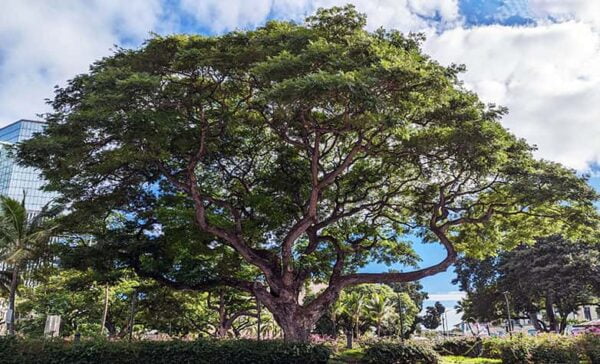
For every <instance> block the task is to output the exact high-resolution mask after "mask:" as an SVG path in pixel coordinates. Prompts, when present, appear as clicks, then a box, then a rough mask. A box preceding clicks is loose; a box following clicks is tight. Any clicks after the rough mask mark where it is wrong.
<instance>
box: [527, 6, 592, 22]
mask: <svg viewBox="0 0 600 364" xmlns="http://www.w3.org/2000/svg"><path fill="white" fill-rule="evenodd" d="M529 7H530V10H531V12H532V13H533V15H534V16H536V17H539V18H554V19H558V20H568V19H575V20H580V21H584V22H587V23H592V24H595V25H596V26H600V16H599V14H600V1H597V0H529Z"/></svg>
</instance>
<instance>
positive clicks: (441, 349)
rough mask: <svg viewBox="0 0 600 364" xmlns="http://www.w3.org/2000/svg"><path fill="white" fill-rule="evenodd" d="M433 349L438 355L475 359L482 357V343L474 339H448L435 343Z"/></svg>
mask: <svg viewBox="0 0 600 364" xmlns="http://www.w3.org/2000/svg"><path fill="white" fill-rule="evenodd" d="M433 349H434V350H435V351H436V352H437V353H438V354H440V355H456V356H466V357H469V358H476V357H479V356H483V355H482V354H483V341H482V340H481V339H480V338H474V337H466V338H456V339H448V340H444V341H441V342H438V343H436V344H435V345H434V347H433Z"/></svg>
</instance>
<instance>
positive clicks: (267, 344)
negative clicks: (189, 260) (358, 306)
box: [0, 337, 331, 364]
mask: <svg viewBox="0 0 600 364" xmlns="http://www.w3.org/2000/svg"><path fill="white" fill-rule="evenodd" d="M330 354H331V352H330V350H329V349H327V348H326V347H324V346H322V345H313V344H302V343H284V342H282V341H252V340H235V341H233V340H231V341H210V340H199V341H193V342H185V341H166V342H156V341H154V342H151V341H146V342H134V343H128V342H109V341H106V340H95V341H82V342H80V343H69V342H64V341H58V340H21V339H16V338H11V337H9V338H0V364H13V363H14V364H16V363H19V364H37V363H39V364H41V363H56V364H59V363H65V364H66V363H69V364H94V363H112V364H126V363H127V364H128V363H147V364H149V363H153V364H154V363H157V364H160V363H165V364H166V363H177V364H184V363H210V364H219V363H223V364H225V363H226V364H231V363H236V364H238V363H272V364H275V363H281V364H284V363H297V364H300V363H315V364H317V363H327V361H328V359H329V356H330Z"/></svg>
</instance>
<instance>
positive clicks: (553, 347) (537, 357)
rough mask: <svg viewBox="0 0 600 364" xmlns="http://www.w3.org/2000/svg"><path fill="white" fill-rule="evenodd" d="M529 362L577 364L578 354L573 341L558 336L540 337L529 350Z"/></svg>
mask: <svg viewBox="0 0 600 364" xmlns="http://www.w3.org/2000/svg"><path fill="white" fill-rule="evenodd" d="M531 361H532V362H534V363H548V364H552V363H554V364H578V363H579V353H578V350H577V347H576V346H575V342H574V340H565V339H564V337H561V336H558V335H540V336H539V337H537V338H536V340H535V343H534V345H533V347H532V348H531Z"/></svg>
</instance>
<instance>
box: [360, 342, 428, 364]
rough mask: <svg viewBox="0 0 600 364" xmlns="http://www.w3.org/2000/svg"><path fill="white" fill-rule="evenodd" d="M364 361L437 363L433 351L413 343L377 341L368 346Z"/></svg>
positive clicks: (386, 363) (379, 362) (411, 363)
mask: <svg viewBox="0 0 600 364" xmlns="http://www.w3.org/2000/svg"><path fill="white" fill-rule="evenodd" d="M363 362H365V363H373V364H375V363H377V364H394V363H402V364H437V363H439V358H438V356H437V354H436V352H435V351H433V350H432V349H429V348H427V347H425V346H423V345H417V344H414V343H408V342H407V343H398V342H383V341H382V342H379V343H375V344H373V345H371V346H369V347H368V348H367V349H366V350H365V354H364V356H363Z"/></svg>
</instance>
